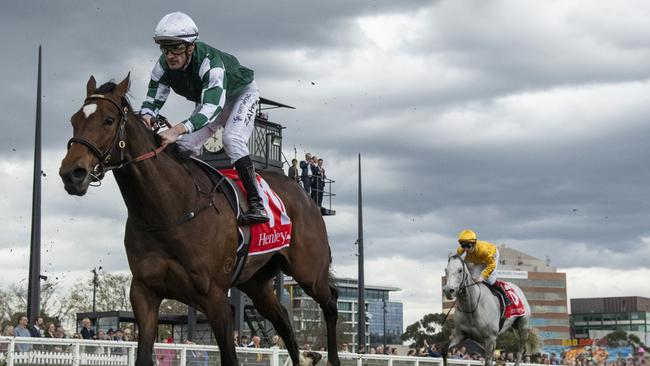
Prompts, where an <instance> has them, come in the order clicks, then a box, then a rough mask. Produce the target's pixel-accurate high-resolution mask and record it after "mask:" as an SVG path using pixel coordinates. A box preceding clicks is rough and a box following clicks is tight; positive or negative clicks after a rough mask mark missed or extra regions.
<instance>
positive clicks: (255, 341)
mask: <svg viewBox="0 0 650 366" xmlns="http://www.w3.org/2000/svg"><path fill="white" fill-rule="evenodd" d="M261 343H262V339H261V338H260V336H258V335H254V336H253V338H252V340H251V344H250V347H251V348H261V347H262V346H261ZM255 361H257V362H261V361H262V354H261V353H258V354H257V357H255Z"/></svg>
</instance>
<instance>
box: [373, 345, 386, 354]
mask: <svg viewBox="0 0 650 366" xmlns="http://www.w3.org/2000/svg"><path fill="white" fill-rule="evenodd" d="M375 352H376V353H377V354H378V355H383V354H384V346H382V345H379V346H377V347H376V348H375Z"/></svg>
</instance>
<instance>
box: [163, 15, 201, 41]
mask: <svg viewBox="0 0 650 366" xmlns="http://www.w3.org/2000/svg"><path fill="white" fill-rule="evenodd" d="M197 38H199V28H198V27H197V26H196V23H194V21H193V20H192V18H190V16H189V15H187V14H185V13H181V12H180V11H176V12H173V13H169V14H167V15H165V16H164V17H163V18H162V19H160V21H159V22H158V25H157V26H156V31H155V32H154V36H153V40H154V41H155V42H156V43H159V44H160V43H170V42H185V43H194V41H196V40H197Z"/></svg>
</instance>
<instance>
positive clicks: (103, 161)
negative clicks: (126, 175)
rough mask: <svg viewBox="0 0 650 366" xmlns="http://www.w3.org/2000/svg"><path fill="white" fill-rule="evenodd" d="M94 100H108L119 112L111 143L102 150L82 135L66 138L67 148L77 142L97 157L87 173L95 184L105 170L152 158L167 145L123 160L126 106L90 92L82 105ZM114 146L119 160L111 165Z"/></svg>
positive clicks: (127, 110)
mask: <svg viewBox="0 0 650 366" xmlns="http://www.w3.org/2000/svg"><path fill="white" fill-rule="evenodd" d="M94 100H105V101H108V102H109V103H111V104H112V105H113V106H115V108H117V110H118V111H119V112H120V122H119V126H118V128H117V132H116V133H115V136H113V140H112V142H111V144H110V145H109V146H108V148H107V149H106V151H103V152H102V151H101V150H100V149H99V148H98V147H97V145H96V144H95V143H93V142H92V141H90V140H87V139H85V138H83V137H72V138H71V139H70V140H68V150H69V149H70V147H71V146H72V144H73V143H79V144H82V145H84V146H85V147H87V148H88V150H90V151H91V152H92V153H93V155H95V157H97V160H98V161H99V162H98V163H97V165H95V167H94V168H93V170H92V172H90V173H89V175H90V176H91V177H92V178H93V182H97V184H96V186H99V185H101V180H102V179H103V178H104V176H105V174H106V172H108V171H111V170H116V169H120V168H123V167H125V166H127V165H129V164H132V163H136V162H139V161H143V160H147V159H150V158H153V157H155V156H157V155H158V154H159V153H160V152H162V151H163V150H164V149H165V148H166V147H167V145H163V146H160V147H158V148H156V149H151V151H150V152H148V153H145V154H143V155H140V156H138V157H136V158H134V159H131V160H128V161H125V160H124V150H125V148H126V121H127V114H128V112H129V108H128V106H126V105H119V104H117V103H116V102H115V101H114V100H113V99H111V98H108V97H106V96H105V95H103V94H91V95H90V96H88V97H87V98H86V99H85V100H84V104H83V105H84V106H86V105H88V104H89V102H90V101H94ZM116 147H117V148H118V149H119V151H120V160H119V161H118V162H117V163H116V164H112V165H111V159H112V155H113V151H114V150H115V149H116ZM91 185H92V184H91Z"/></svg>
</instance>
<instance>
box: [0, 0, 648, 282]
mask: <svg viewBox="0 0 650 366" xmlns="http://www.w3.org/2000/svg"><path fill="white" fill-rule="evenodd" d="M177 6H178V4H176V3H172V2H167V1H166V2H155V3H154V2H135V3H126V2H123V1H118V2H111V3H106V2H99V1H95V2H92V1H91V2H87V1H64V2H35V1H23V2H17V3H16V4H7V3H6V2H5V3H3V4H0V31H1V32H2V33H3V34H13V35H16V37H15V39H12V40H11V41H10V42H11V44H12V45H15V47H14V48H13V49H12V52H11V55H12V57H5V58H3V61H2V66H4V67H3V68H0V75H1V76H2V80H3V81H4V85H5V86H10V87H5V88H3V89H2V90H0V106H2V110H3V113H4V117H3V119H2V122H0V123H1V124H2V126H3V128H4V129H5V131H10V133H3V134H0V163H1V164H5V165H0V167H2V168H3V169H4V170H2V171H1V172H2V174H4V176H0V179H2V181H3V183H4V182H7V181H13V179H14V178H15V177H14V175H16V176H21V177H22V178H21V179H22V181H21V182H20V183H19V184H13V185H11V188H12V192H16V194H15V195H13V194H12V195H4V196H2V197H1V199H0V205H2V206H3V211H0V219H2V220H4V221H5V222H7V223H9V225H10V226H11V227H12V228H19V230H10V231H11V232H10V233H9V234H8V235H7V237H8V238H7V239H8V240H6V241H5V242H4V243H3V244H1V245H0V249H2V248H9V247H14V246H21V245H23V246H24V245H25V243H26V242H27V240H28V238H29V236H28V234H27V232H26V230H24V229H25V228H27V227H28V226H29V220H28V217H29V212H30V211H29V208H28V206H27V204H26V202H28V201H29V197H30V196H29V193H28V192H26V191H27V190H26V189H25V188H24V187H28V186H29V185H30V184H31V175H30V174H31V171H30V170H29V169H26V170H24V171H20V172H16V171H13V170H11V169H14V167H15V163H16V161H21V165H26V164H29V163H28V162H29V161H30V159H31V154H32V141H33V138H32V131H33V120H34V112H33V111H34V105H35V100H34V99H35V96H34V89H35V85H36V75H35V69H36V61H35V57H36V47H37V45H38V44H43V45H44V61H45V65H44V75H43V77H44V99H43V102H44V104H43V107H44V144H45V152H44V155H45V156H48V159H47V161H46V162H44V170H45V171H46V172H47V174H48V178H47V179H48V184H46V185H45V187H46V188H45V191H44V199H45V201H44V202H45V207H44V213H46V214H47V215H48V217H47V220H50V221H51V223H50V224H48V226H47V227H48V231H47V232H46V233H44V235H45V236H47V237H48V242H49V241H54V242H55V243H56V244H54V245H53V246H52V252H51V254H48V255H51V256H52V258H53V259H54V261H53V262H54V263H57V262H65V255H62V253H67V252H66V251H67V250H80V251H81V252H80V254H79V257H80V258H86V259H85V261H83V263H82V264H79V265H77V264H75V266H77V267H78V268H79V269H80V270H83V269H84V268H85V267H84V266H86V267H87V265H86V263H90V262H93V263H95V262H96V261H97V260H98V259H102V260H103V261H107V262H108V261H110V263H112V265H113V266H114V267H119V266H120V263H121V264H122V265H123V268H122V269H125V268H126V264H125V259H124V258H125V255H124V253H123V250H122V249H121V245H122V244H121V240H122V230H123V220H124V217H125V215H126V213H125V209H124V206H123V203H122V202H121V200H119V199H118V197H119V196H118V195H119V193H118V191H117V189H116V188H115V186H114V183H106V184H105V186H104V187H101V188H98V189H93V190H92V191H91V193H90V194H89V195H88V196H86V197H83V198H73V197H69V196H67V195H66V194H65V192H64V191H63V189H62V186H61V183H60V182H59V181H58V177H57V176H56V170H57V169H58V162H59V161H60V159H61V157H62V155H63V154H64V153H65V142H66V141H67V139H68V138H69V137H70V133H71V129H70V127H69V123H68V122H67V121H68V119H69V117H70V115H71V114H72V113H74V112H75V111H76V110H77V109H78V108H79V107H80V106H81V103H82V100H83V98H84V93H85V83H86V80H87V79H88V76H89V75H90V74H94V75H95V76H96V77H97V79H98V81H99V82H104V81H107V80H108V79H111V78H114V79H118V81H119V79H121V78H123V77H124V76H125V75H126V73H127V72H128V71H131V72H132V74H131V76H132V89H131V92H132V101H133V103H134V106H135V107H136V108H137V107H138V105H139V102H141V100H142V95H143V92H144V86H145V85H146V82H147V81H148V80H147V78H148V74H149V72H150V68H151V66H152V64H153V63H154V62H155V59H156V58H157V57H158V53H157V50H156V48H155V45H153V44H152V41H151V35H152V32H153V28H154V26H155V24H156V22H157V21H158V19H159V18H160V17H161V16H162V15H163V14H165V13H167V12H170V11H174V10H179V9H178V8H177ZM612 6H615V9H616V11H612V10H613V9H612ZM180 10H183V11H185V12H187V13H189V14H191V15H192V16H193V17H194V18H195V20H196V21H197V23H198V25H199V27H200V29H201V34H202V37H203V39H204V40H205V41H207V42H209V43H213V44H215V45H216V46H218V47H220V48H223V49H224V50H226V51H229V52H232V53H233V54H235V55H237V56H238V57H239V58H240V59H241V60H242V61H243V62H244V63H245V64H246V65H250V66H252V67H253V68H254V69H255V71H256V78H257V79H258V82H259V84H260V85H261V87H262V95H263V96H266V97H269V98H271V99H274V100H278V101H281V102H284V103H287V104H290V105H294V106H296V107H297V108H298V109H296V110H274V111H272V112H271V119H272V120H274V121H277V122H279V123H282V124H283V125H285V126H286V127H287V129H286V130H284V140H283V141H284V143H285V146H284V147H285V153H286V154H287V155H288V157H289V159H290V158H291V157H293V154H294V152H293V151H291V150H292V148H293V146H296V149H297V154H298V157H299V158H300V157H302V154H303V153H304V152H307V151H310V152H312V153H315V154H316V155H318V156H321V157H323V158H325V161H326V168H327V169H328V175H329V177H330V178H333V179H335V180H336V181H337V182H336V183H335V185H334V190H335V193H336V194H337V196H336V197H335V198H334V200H333V208H334V209H336V210H337V215H336V216H334V217H329V218H326V222H327V227H328V233H329V235H330V237H329V239H330V243H331V244H332V248H333V255H334V263H335V266H336V265H340V266H343V267H345V268H348V267H351V266H354V263H356V260H357V258H356V256H355V252H356V247H355V245H354V242H355V240H356V236H357V232H356V199H357V197H356V189H357V187H356V172H357V171H356V169H357V166H356V164H357V162H356V156H357V155H356V154H357V153H359V152H361V153H362V155H363V169H364V204H365V210H364V217H365V243H366V257H367V258H368V260H369V261H375V262H377V261H382V260H383V259H385V258H389V257H392V256H394V257H398V258H401V259H402V260H403V261H404V262H405V263H411V264H412V262H413V261H415V262H417V263H418V264H420V265H421V266H422V267H424V266H427V269H426V270H427V271H431V272H432V273H436V275H437V274H438V273H439V272H441V268H438V267H440V265H441V264H442V263H444V258H445V257H446V255H447V253H448V252H449V251H450V250H453V249H454V248H455V246H456V243H455V236H456V235H457V233H458V231H460V230H461V229H463V228H465V227H471V228H474V229H476V230H477V231H478V233H479V235H480V236H481V238H483V239H486V240H489V241H493V242H496V243H499V244H507V245H509V246H511V247H514V248H516V249H520V250H523V251H525V252H527V253H530V254H532V255H535V256H537V257H540V258H544V256H545V255H547V254H548V255H550V256H551V261H552V263H553V264H554V265H557V266H561V267H563V268H573V267H590V266H602V267H610V268H615V269H627V268H637V267H644V268H647V263H648V261H650V253H649V252H648V247H649V246H648V240H650V239H648V238H650V230H649V229H648V228H647V222H649V221H650V220H649V219H650V217H649V212H650V207H649V205H650V204H649V203H648V202H650V199H649V198H650V197H649V192H648V190H647V189H646V186H647V182H648V181H649V180H650V166H649V165H648V164H647V163H646V161H645V160H646V157H647V156H648V153H649V151H648V147H647V143H646V142H645V137H646V136H648V134H649V133H650V131H649V127H647V123H646V120H647V115H648V114H649V113H650V107H648V106H650V103H648V102H650V100H648V97H647V95H650V93H649V91H650V90H648V89H649V88H648V80H649V79H650V66H648V65H650V64H649V63H648V62H647V61H648V59H649V58H650V34H649V33H650V30H649V28H648V27H647V22H648V19H647V14H648V12H647V11H645V10H647V5H646V4H645V3H643V2H636V3H635V2H632V1H629V2H622V3H616V4H615V5H608V2H519V1H510V2H507V1H506V2H500V3H496V2H483V3H480V4H479V3H476V2H471V1H443V2H430V1H426V2H425V1H411V2H394V1H379V2H374V3H373V4H367V3H364V2H350V1H336V2H302V1H300V2H297V1H274V2H253V1H244V2H237V3H231V4H212V5H209V6H208V7H207V8H206V5H205V3H199V2H189V3H187V4H183V7H182V9H180ZM393 17H397V21H394V19H393ZM373 18H376V19H374V20H373ZM364 19H365V20H364ZM368 19H370V21H375V22H376V25H377V24H378V26H376V27H375V28H372V27H370V28H365V25H367V24H365V23H364V24H365V25H364V24H361V23H363V22H364V21H366V22H367V21H368ZM400 19H402V20H400ZM362 20H364V21H362ZM404 20H406V21H404ZM392 38H395V39H397V41H396V42H395V43H394V44H393V43H383V42H386V40H387V39H392ZM166 109H167V110H168V111H170V112H172V113H176V114H178V115H182V114H183V113H189V110H191V106H188V103H187V102H183V101H182V100H180V99H176V100H174V101H170V103H169V104H168V105H167V106H166ZM184 111H185V112H184ZM14 150H15V151H14ZM107 180H112V178H111V177H108V178H107ZM23 191H25V192H23ZM5 208H6V209H5ZM92 225H99V226H101V228H100V229H99V231H97V232H93V230H92ZM93 235H96V236H97V237H98V238H100V239H101V240H97V241H87V240H84V239H85V238H89V237H92V236H93ZM58 245H60V246H58ZM71 248H72V249H71ZM109 251H110V252H111V253H112V254H111V255H110V256H109V254H108V253H109ZM95 253H101V255H95ZM118 253H119V254H118ZM109 257H110V258H109ZM605 257H606V258H608V260H607V261H603V260H602V258H605ZM88 258H91V259H88ZM400 263H402V262H400ZM25 265H26V264H25ZM93 265H94V264H93ZM431 266H436V267H435V268H432V267H431ZM417 267H418V268H417V271H421V270H422V269H420V266H417ZM429 267H431V268H429ZM53 270H63V269H62V268H61V267H56V266H54V268H53ZM396 271H397V269H396ZM422 271H423V270H422ZM413 272H414V273H416V269H415V267H414V270H413ZM400 273H401V272H400ZM417 273H421V272H417ZM436 281H437V278H436Z"/></svg>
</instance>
